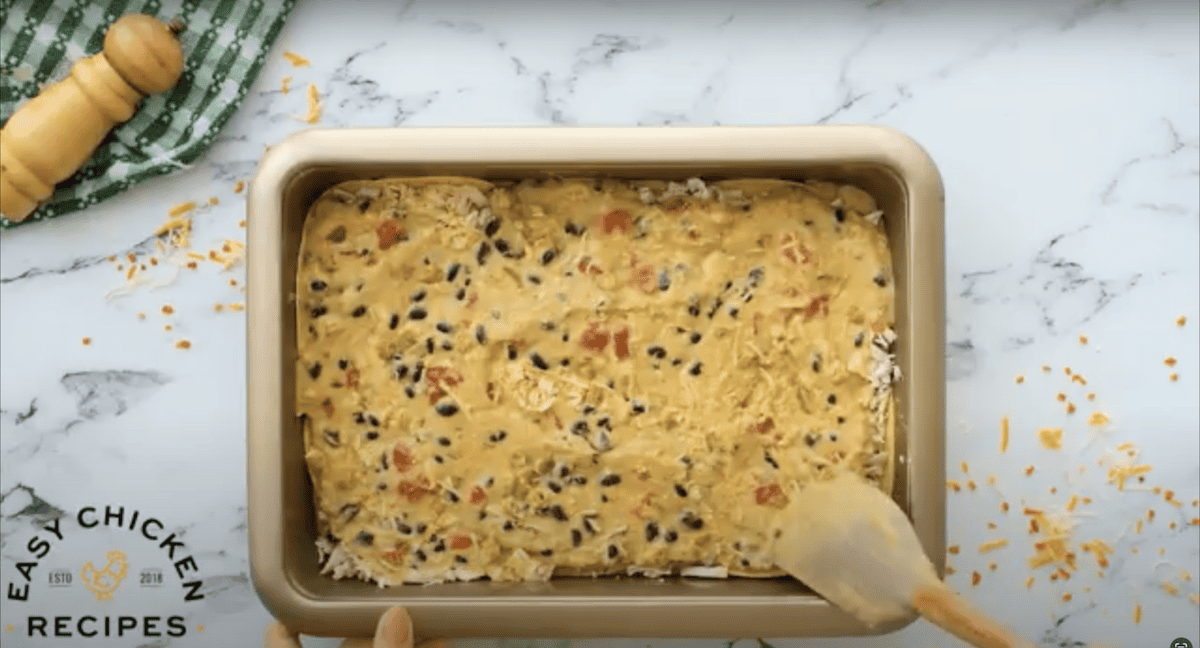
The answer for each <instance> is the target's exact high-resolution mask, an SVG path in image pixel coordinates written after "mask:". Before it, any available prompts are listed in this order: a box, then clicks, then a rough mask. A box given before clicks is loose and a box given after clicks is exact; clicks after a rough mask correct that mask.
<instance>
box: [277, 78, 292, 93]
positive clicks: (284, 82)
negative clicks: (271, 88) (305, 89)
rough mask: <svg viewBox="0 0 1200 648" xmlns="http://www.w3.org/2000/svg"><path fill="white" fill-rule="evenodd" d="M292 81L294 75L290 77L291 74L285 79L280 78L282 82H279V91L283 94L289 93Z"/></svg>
mask: <svg viewBox="0 0 1200 648" xmlns="http://www.w3.org/2000/svg"><path fill="white" fill-rule="evenodd" d="M291 82H292V77H290V76H285V77H283V79H282V80H280V82H279V91H280V92H282V93H283V94H287V93H288V92H290V91H291V88H289V87H288V84H289V83H291Z"/></svg>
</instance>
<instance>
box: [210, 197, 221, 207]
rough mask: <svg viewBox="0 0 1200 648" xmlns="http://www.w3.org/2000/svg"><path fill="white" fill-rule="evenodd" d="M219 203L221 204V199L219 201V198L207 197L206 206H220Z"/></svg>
mask: <svg viewBox="0 0 1200 648" xmlns="http://www.w3.org/2000/svg"><path fill="white" fill-rule="evenodd" d="M220 202H221V199H220V198H217V197H216V196H209V197H208V204H210V205H216V204H220Z"/></svg>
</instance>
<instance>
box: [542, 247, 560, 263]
mask: <svg viewBox="0 0 1200 648" xmlns="http://www.w3.org/2000/svg"><path fill="white" fill-rule="evenodd" d="M557 256H558V252H556V251H555V250H554V248H546V251H545V252H542V265H546V264H548V263H550V262H551V261H553V260H554V258H555V257H557Z"/></svg>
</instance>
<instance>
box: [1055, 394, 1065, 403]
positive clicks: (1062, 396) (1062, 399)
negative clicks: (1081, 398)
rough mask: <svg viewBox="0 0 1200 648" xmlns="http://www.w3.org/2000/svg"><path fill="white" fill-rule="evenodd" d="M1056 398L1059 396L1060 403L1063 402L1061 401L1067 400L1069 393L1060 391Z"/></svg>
mask: <svg viewBox="0 0 1200 648" xmlns="http://www.w3.org/2000/svg"><path fill="white" fill-rule="evenodd" d="M1055 398H1057V399H1058V402H1060V403H1061V402H1063V401H1065V400H1067V395H1066V394H1064V393H1062V392H1058V395H1057V396H1055Z"/></svg>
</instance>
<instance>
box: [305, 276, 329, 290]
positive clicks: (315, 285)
mask: <svg viewBox="0 0 1200 648" xmlns="http://www.w3.org/2000/svg"><path fill="white" fill-rule="evenodd" d="M308 287H309V288H311V289H312V290H314V291H318V292H319V291H322V290H325V289H326V288H328V287H329V284H327V283H325V282H324V281H321V280H320V279H313V280H312V283H310V284H308Z"/></svg>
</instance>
